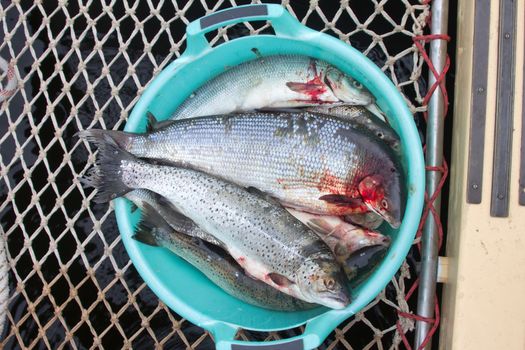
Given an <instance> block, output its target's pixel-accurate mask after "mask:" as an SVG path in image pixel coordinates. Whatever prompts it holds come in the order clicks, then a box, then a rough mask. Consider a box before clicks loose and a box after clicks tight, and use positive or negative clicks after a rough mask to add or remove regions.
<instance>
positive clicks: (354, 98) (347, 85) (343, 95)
mask: <svg viewBox="0 0 525 350" xmlns="http://www.w3.org/2000/svg"><path fill="white" fill-rule="evenodd" d="M324 83H325V84H326V85H328V87H329V88H330V90H332V92H333V93H334V95H335V97H337V98H338V99H339V100H341V101H343V102H346V103H351V104H354V105H368V104H371V103H372V102H374V97H373V96H372V94H371V93H370V92H369V91H368V90H367V89H366V88H365V87H364V86H363V85H362V84H361V83H360V82H358V81H357V80H355V79H353V78H351V77H349V76H348V75H346V74H344V73H343V72H341V71H340V70H339V69H336V68H335V67H331V66H330V67H328V68H327V70H326V74H325V77H324Z"/></svg>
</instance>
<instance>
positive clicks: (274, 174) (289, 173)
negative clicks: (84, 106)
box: [83, 112, 405, 228]
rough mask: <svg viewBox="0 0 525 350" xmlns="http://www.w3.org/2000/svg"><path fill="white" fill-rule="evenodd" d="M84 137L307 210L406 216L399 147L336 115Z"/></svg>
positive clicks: (239, 119) (205, 121)
mask: <svg viewBox="0 0 525 350" xmlns="http://www.w3.org/2000/svg"><path fill="white" fill-rule="evenodd" d="M83 135H84V136H85V137H87V138H88V139H105V138H112V139H113V140H114V142H116V143H117V144H118V145H119V146H120V147H121V148H123V149H125V150H126V151H128V152H130V153H132V154H133V155H135V156H137V157H140V158H150V159H157V160H162V161H165V162H169V163H172V164H175V165H181V166H185V167H190V168H193V169H196V170H200V171H203V172H206V173H208V174H211V175H214V176H217V177H220V178H222V179H224V180H227V181H230V182H233V183H235V184H237V185H240V186H243V187H254V188H258V189H260V190H261V191H263V192H265V193H267V194H269V195H270V196H272V197H275V198H276V199H277V200H279V202H281V203H282V204H283V205H284V206H286V207H292V208H295V209H298V210H301V211H306V212H311V213H315V214H321V215H337V216H340V215H347V214H354V213H363V212H368V211H374V212H376V213H377V214H379V215H380V216H381V217H383V218H384V219H385V220H386V221H388V222H389V223H390V225H391V226H392V227H394V228H397V227H398V226H399V225H400V222H401V219H402V216H403V211H404V205H405V203H404V197H405V193H404V186H402V183H403V174H402V169H401V167H400V165H399V163H398V162H397V159H396V157H395V155H394V153H393V151H392V150H391V149H390V148H389V147H388V146H387V145H385V144H384V142H381V141H380V140H377V138H375V137H374V136H373V135H371V134H370V133H367V132H365V131H363V130H361V129H358V128H355V127H354V126H353V125H352V123H348V122H347V121H345V120H342V119H340V118H337V117H331V116H327V115H324V114H316V113H311V112H299V113H245V114H234V115H225V116H208V117H200V118H192V119H184V120H175V121H172V122H171V123H170V124H169V125H167V126H165V127H164V128H162V129H158V130H154V131H152V132H150V133H145V134H132V133H126V132H121V131H111V130H96V129H91V130H87V131H84V132H83Z"/></svg>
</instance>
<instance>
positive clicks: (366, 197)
mask: <svg viewBox="0 0 525 350" xmlns="http://www.w3.org/2000/svg"><path fill="white" fill-rule="evenodd" d="M359 194H360V195H361V198H362V200H363V202H364V203H365V205H366V206H367V208H368V209H369V210H371V211H373V212H375V213H376V214H378V215H379V216H381V217H382V218H383V219H385V220H386V221H387V222H388V223H389V224H390V226H392V227H393V228H398V227H399V226H400V225H401V219H402V211H403V203H402V202H403V201H402V195H401V191H400V186H399V177H398V176H396V175H395V174H392V176H388V177H385V176H382V175H379V174H376V175H370V176H367V177H365V178H364V179H363V180H361V182H360V183H359Z"/></svg>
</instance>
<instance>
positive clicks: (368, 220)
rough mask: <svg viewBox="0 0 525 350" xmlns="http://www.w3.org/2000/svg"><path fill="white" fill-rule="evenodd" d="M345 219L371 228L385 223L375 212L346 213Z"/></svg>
mask: <svg viewBox="0 0 525 350" xmlns="http://www.w3.org/2000/svg"><path fill="white" fill-rule="evenodd" d="M344 220H345V221H346V222H349V223H352V224H356V225H359V226H361V227H365V228H368V229H370V230H375V229H377V228H378V227H379V226H381V225H382V224H383V219H382V218H381V217H380V216H379V215H377V214H376V213H374V212H368V213H359V214H350V215H345V216H344Z"/></svg>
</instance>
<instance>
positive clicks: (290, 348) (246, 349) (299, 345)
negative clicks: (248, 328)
mask: <svg viewBox="0 0 525 350" xmlns="http://www.w3.org/2000/svg"><path fill="white" fill-rule="evenodd" d="M254 349H257V350H303V349H304V344H303V340H302V339H296V340H293V341H291V342H289V343H282V344H270V345H267V344H264V343H254V344H253V345H238V344H232V350H254Z"/></svg>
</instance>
